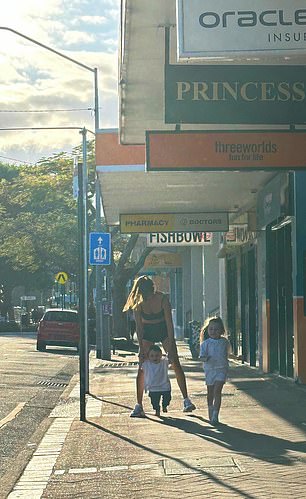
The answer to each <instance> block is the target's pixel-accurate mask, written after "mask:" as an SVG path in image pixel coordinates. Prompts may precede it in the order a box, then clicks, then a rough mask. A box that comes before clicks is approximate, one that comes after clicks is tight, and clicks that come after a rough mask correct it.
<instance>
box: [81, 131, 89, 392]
mask: <svg viewBox="0 0 306 499" xmlns="http://www.w3.org/2000/svg"><path fill="white" fill-rule="evenodd" d="M81 134H82V137H83V199H82V203H83V220H82V223H83V239H84V241H83V249H84V251H83V282H84V350H85V353H86V355H85V365H84V367H85V373H86V377H85V387H86V393H89V358H88V356H89V348H88V217H87V185H88V178H87V140H86V138H87V130H86V128H83V130H82V131H81Z"/></svg>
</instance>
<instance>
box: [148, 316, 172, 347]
mask: <svg viewBox="0 0 306 499" xmlns="http://www.w3.org/2000/svg"><path fill="white" fill-rule="evenodd" d="M167 337H168V330H167V324H166V322H165V321H162V322H157V323H156V324H144V325H143V339H144V340H146V341H151V342H152V343H159V342H163V341H164V340H165V339H166V338H167Z"/></svg>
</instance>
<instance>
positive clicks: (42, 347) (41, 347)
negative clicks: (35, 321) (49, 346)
mask: <svg viewBox="0 0 306 499" xmlns="http://www.w3.org/2000/svg"><path fill="white" fill-rule="evenodd" d="M36 348H37V350H39V351H40V352H45V351H46V344H45V343H44V342H43V341H38V342H37V345H36Z"/></svg>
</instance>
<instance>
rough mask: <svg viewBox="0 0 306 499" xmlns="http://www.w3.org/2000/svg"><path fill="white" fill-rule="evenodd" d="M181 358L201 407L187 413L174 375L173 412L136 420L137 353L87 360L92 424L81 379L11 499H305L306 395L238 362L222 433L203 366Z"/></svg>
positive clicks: (183, 349) (184, 353)
mask: <svg viewBox="0 0 306 499" xmlns="http://www.w3.org/2000/svg"><path fill="white" fill-rule="evenodd" d="M179 352H180V357H181V361H182V365H183V367H184V370H185V373H186V376H187V382H188V387H189V393H190V396H191V398H192V400H193V402H194V403H195V404H196V406H197V410H196V411H194V412H193V413H192V414H184V413H183V412H182V399H181V396H180V393H179V390H178V387H177V384H176V381H175V378H174V375H173V373H171V380H172V391H173V400H172V402H171V404H170V407H169V412H168V413H167V414H166V415H164V416H163V417H162V418H157V417H155V416H154V415H153V414H154V411H153V409H152V408H151V406H150V401H149V398H148V396H147V395H145V404H144V406H145V410H146V414H147V417H146V418H145V419H136V418H130V417H129V414H130V411H131V409H132V408H133V406H134V402H135V378H136V372H137V365H136V363H137V356H136V355H135V354H134V353H132V352H124V351H118V352H117V355H113V356H112V361H103V360H98V359H95V358H94V355H93V354H91V358H90V395H89V396H88V399H87V421H86V422H80V421H79V399H78V397H79V384H78V377H77V376H75V377H74V378H73V379H72V381H71V383H70V385H69V387H68V388H67V390H66V391H65V393H64V396H63V398H62V399H61V401H60V403H59V404H58V405H57V406H56V407H55V409H54V410H53V411H52V413H51V414H50V418H51V420H52V424H51V426H50V427H49V429H48V431H47V432H46V434H45V436H44V437H43V439H42V441H41V443H40V445H39V446H38V447H37V449H36V450H35V452H34V455H33V458H32V460H31V461H30V463H29V465H28V466H27V468H26V469H25V470H24V473H23V475H22V476H21V477H20V479H19V480H18V482H17V483H16V485H15V487H14V489H13V491H12V492H11V493H10V494H9V496H8V497H9V499H15V498H27V499H38V498H43V499H47V498H48V499H50V498H56V499H57V498H66V497H70V498H84V499H85V498H86V499H93V498H105V499H110V498H115V499H119V498H120V499H121V498H125V499H138V498H143V497H147V498H149V499H151V498H160V497H167V498H175V499H177V498H181V497H184V496H191V497H192V498H215V497H216V498H222V499H223V498H225V497H229V498H249V499H255V498H256V499H257V498H258V499H259V498H266V497H267V498H268V497H269V498H274V497H275V498H276V497H277V498H278V499H279V498H284V499H285V498H286V499H287V498H295V499H297V498H305V497H306V443H305V433H306V388H305V387H301V386H298V385H295V384H294V383H293V382H290V381H288V380H284V379H281V378H277V377H274V376H262V375H261V374H260V373H259V372H258V371H257V370H256V369H251V368H249V367H247V366H242V365H241V364H240V363H236V362H232V363H231V369H230V380H229V382H228V383H227V384H226V386H225V388H224V396H223V402H222V408H221V412H220V420H221V421H222V423H223V424H221V425H220V426H218V427H213V426H211V425H210V423H209V421H208V419H207V410H206V400H205V393H206V390H205V386H204V377H203V371H202V364H201V363H200V362H197V361H193V360H192V359H191V356H190V354H189V350H188V348H187V346H186V344H184V343H183V342H181V343H179Z"/></svg>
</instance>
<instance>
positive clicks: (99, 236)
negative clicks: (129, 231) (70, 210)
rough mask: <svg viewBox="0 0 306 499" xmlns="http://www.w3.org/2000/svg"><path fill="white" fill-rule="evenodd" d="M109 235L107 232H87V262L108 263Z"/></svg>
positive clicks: (109, 252)
mask: <svg viewBox="0 0 306 499" xmlns="http://www.w3.org/2000/svg"><path fill="white" fill-rule="evenodd" d="M110 263H111V235H110V233H109V232H91V233H90V234H89V264H90V265H110Z"/></svg>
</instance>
